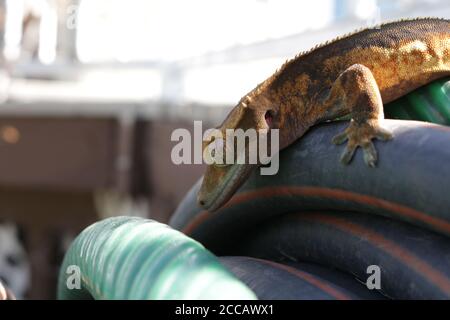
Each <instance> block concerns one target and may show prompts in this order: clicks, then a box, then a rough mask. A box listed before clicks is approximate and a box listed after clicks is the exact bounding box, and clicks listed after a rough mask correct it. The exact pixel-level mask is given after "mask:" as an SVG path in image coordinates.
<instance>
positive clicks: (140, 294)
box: [58, 217, 255, 300]
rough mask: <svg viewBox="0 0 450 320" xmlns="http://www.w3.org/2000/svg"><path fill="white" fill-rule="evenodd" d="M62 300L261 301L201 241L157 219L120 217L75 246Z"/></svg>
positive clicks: (64, 273) (61, 286)
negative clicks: (77, 283)
mask: <svg viewBox="0 0 450 320" xmlns="http://www.w3.org/2000/svg"><path fill="white" fill-rule="evenodd" d="M77 276H79V277H80V279H79V280H80V286H79V288H77V287H76V277H77ZM74 286H75V287H74ZM58 298H59V299H87V298H95V299H139V300H143V299H145V300H147V299H255V295H254V293H253V292H252V291H251V290H250V289H249V288H248V287H246V286H245V285H244V284H243V283H241V282H240V281H239V280H237V279H236V278H235V277H234V276H233V275H232V274H231V273H230V272H229V271H227V270H226V269H225V268H224V267H223V266H222V265H221V264H220V262H219V261H218V260H217V258H216V257H215V256H213V255H212V254H211V253H210V252H208V251H207V250H205V249H204V248H203V246H202V245H201V244H200V243H198V242H196V241H194V240H192V239H190V238H188V237H186V236H185V235H183V234H182V233H180V232H178V231H175V230H173V229H171V228H169V227H168V226H166V225H164V224H161V223H158V222H155V221H151V220H146V219H141V218H132V217H115V218H109V219H106V220H103V221H100V222H97V223H95V224H93V225H91V226H90V227H88V228H87V229H85V230H84V231H83V232H82V233H81V234H80V235H79V236H78V237H77V238H76V239H75V241H74V242H73V243H72V245H71V246H70V248H69V250H68V252H67V253H66V255H65V258H64V261H63V264H62V267H61V270H60V275H59V281H58Z"/></svg>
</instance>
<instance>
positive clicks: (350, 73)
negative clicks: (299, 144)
mask: <svg viewBox="0 0 450 320" xmlns="http://www.w3.org/2000/svg"><path fill="white" fill-rule="evenodd" d="M327 100H328V101H326V102H325V103H326V104H328V105H330V106H333V105H335V104H337V103H339V104H340V105H341V106H343V108H345V109H346V110H348V111H349V112H350V113H351V116H352V119H351V121H350V125H349V126H348V127H347V129H346V130H345V131H344V132H342V133H340V134H338V135H336V136H335V137H334V138H333V140H332V142H333V143H334V144H342V143H344V142H345V141H348V142H347V146H346V148H345V150H344V152H343V153H342V156H341V162H342V163H344V164H348V163H349V162H350V161H351V160H352V158H353V154H354V153H355V150H356V149H357V148H358V147H361V148H362V149H363V157H364V162H365V163H366V164H367V165H368V166H369V167H375V165H376V162H377V159H378V155H377V151H376V149H375V146H374V145H373V143H372V139H374V138H377V139H379V140H390V139H392V138H393V135H392V133H391V132H390V131H389V130H387V129H384V128H382V127H381V122H382V120H383V119H384V113H383V102H382V100H381V94H380V90H379V89H378V86H377V83H376V81H375V78H374V77H373V75H372V72H371V71H370V69H368V68H367V67H365V66H363V65H360V64H355V65H352V66H351V67H349V68H348V69H347V70H345V71H344V72H343V73H342V74H341V75H340V76H339V77H338V79H337V80H336V81H335V83H334V84H333V86H332V88H331V91H330V96H329V97H328V99H327Z"/></svg>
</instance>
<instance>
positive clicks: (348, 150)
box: [341, 144, 356, 164]
mask: <svg viewBox="0 0 450 320" xmlns="http://www.w3.org/2000/svg"><path fill="white" fill-rule="evenodd" d="M355 150H356V145H353V144H348V145H347V146H346V147H345V150H344V152H343V153H342V155H341V163H343V164H349V163H350V161H351V160H352V158H353V155H354V153H355Z"/></svg>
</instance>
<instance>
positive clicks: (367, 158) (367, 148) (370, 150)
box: [362, 141, 378, 168]
mask: <svg viewBox="0 0 450 320" xmlns="http://www.w3.org/2000/svg"><path fill="white" fill-rule="evenodd" d="M362 147H363V157H364V162H365V163H366V165H368V166H369V167H371V168H374V167H375V165H376V163H377V159H378V155H377V150H376V149H375V146H374V145H373V143H372V141H368V142H366V143H365V144H364V145H363V146H362Z"/></svg>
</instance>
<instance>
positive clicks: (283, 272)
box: [219, 257, 385, 300]
mask: <svg viewBox="0 0 450 320" xmlns="http://www.w3.org/2000/svg"><path fill="white" fill-rule="evenodd" d="M219 260H220V262H221V263H222V264H223V265H224V266H225V267H227V268H228V269H229V270H230V271H231V272H232V273H234V275H235V276H236V277H237V278H238V279H240V280H241V281H242V282H244V283H245V284H246V285H247V286H248V287H249V288H250V289H252V291H253V292H255V293H256V295H257V296H258V299H263V300H278V299H283V300H358V299H385V298H384V297H383V296H382V295H381V294H379V293H378V292H377V291H376V290H368V289H367V287H366V286H364V285H362V284H361V283H359V282H357V281H356V280H355V279H354V278H353V277H351V276H349V275H348V274H345V273H343V272H340V271H337V270H335V269H329V268H324V267H322V266H319V265H315V264H307V263H290V265H285V264H280V263H276V262H273V261H270V260H262V259H255V258H251V257H221V258H219Z"/></svg>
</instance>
